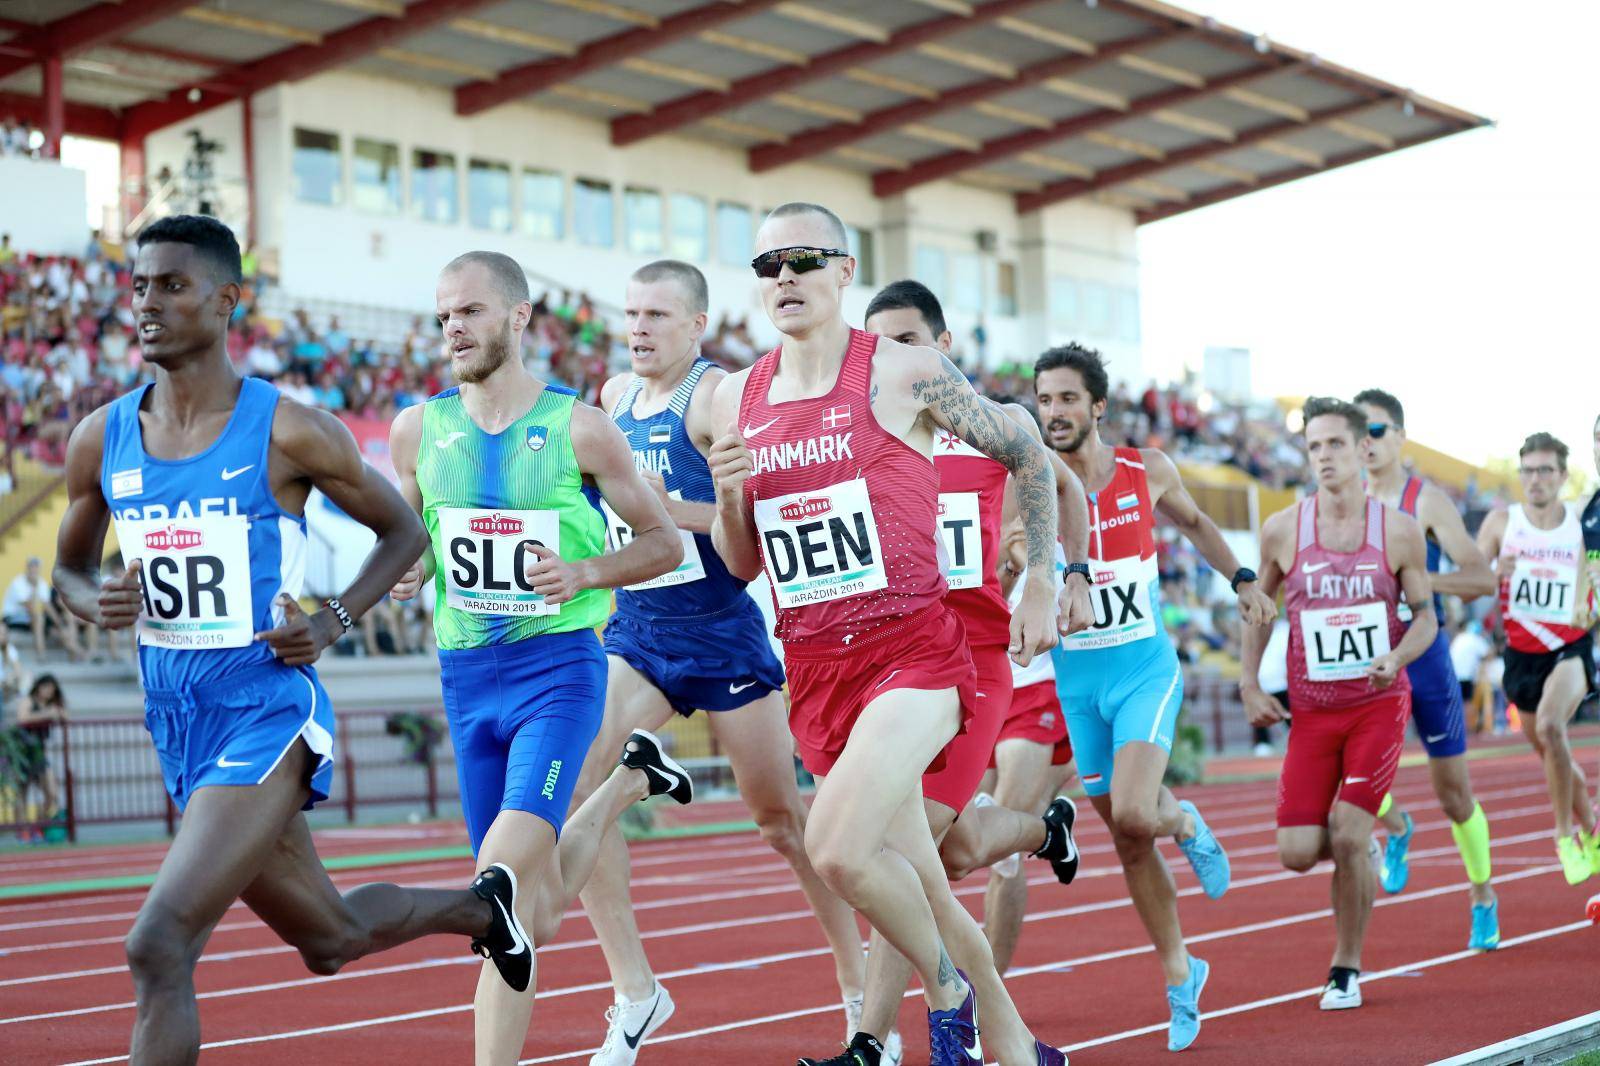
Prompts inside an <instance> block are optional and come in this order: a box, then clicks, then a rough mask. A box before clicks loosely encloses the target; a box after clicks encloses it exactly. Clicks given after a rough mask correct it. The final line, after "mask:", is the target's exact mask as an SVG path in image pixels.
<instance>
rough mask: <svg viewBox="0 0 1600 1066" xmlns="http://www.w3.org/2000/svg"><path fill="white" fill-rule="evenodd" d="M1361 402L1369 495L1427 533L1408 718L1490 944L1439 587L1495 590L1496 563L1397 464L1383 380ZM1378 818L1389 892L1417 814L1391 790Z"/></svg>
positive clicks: (1479, 845)
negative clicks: (1423, 638) (1430, 616)
mask: <svg viewBox="0 0 1600 1066" xmlns="http://www.w3.org/2000/svg"><path fill="white" fill-rule="evenodd" d="M1355 402H1356V405H1357V406H1358V407H1360V408H1361V409H1362V410H1363V411H1365V412H1366V415H1367V439H1366V443H1365V447H1366V452H1365V455H1364V457H1363V462H1364V463H1365V465H1366V468H1367V495H1369V496H1371V497H1372V498H1373V499H1375V500H1382V501H1383V502H1384V503H1385V504H1388V505H1389V506H1390V507H1398V508H1399V509H1400V510H1401V512H1402V513H1404V514H1408V515H1411V516H1412V517H1413V518H1415V519H1416V520H1417V524H1418V525H1420V526H1421V527H1422V534H1423V536H1424V537H1425V538H1426V540H1427V545H1428V573H1429V574H1431V575H1432V584H1433V612H1434V617H1435V619H1436V620H1437V621H1438V623H1439V635H1438V636H1436V637H1434V639H1433V644H1432V645H1430V646H1429V648H1428V650H1427V651H1426V652H1425V653H1424V654H1423V656H1422V658H1420V659H1418V660H1417V661H1416V662H1414V663H1412V664H1411V665H1410V666H1408V667H1406V675H1407V676H1408V677H1409V678H1410V679H1411V720H1412V722H1413V723H1415V725H1416V728H1417V735H1418V736H1420V737H1421V738H1422V747H1423V749H1424V750H1425V751H1426V752H1427V753H1428V773H1429V776H1430V777H1431V778H1432V780H1433V791H1434V794H1435V795H1436V796H1438V797H1439V806H1440V807H1442V808H1444V813H1445V816H1446V817H1447V818H1449V819H1450V834H1451V836H1453V837H1454V838H1455V842H1456V848H1457V850H1459V851H1460V852H1461V861H1462V863H1463V864H1465V866H1466V868H1467V880H1468V881H1470V882H1471V883H1472V929H1471V933H1470V934H1469V937H1468V940H1467V947H1469V948H1472V949H1474V950H1477V951H1493V950H1494V949H1495V948H1497V947H1499V946H1500V905H1499V900H1498V899H1497V898H1496V896H1495V891H1494V888H1493V886H1492V885H1491V884H1490V883H1489V878H1490V873H1491V868H1490V861H1489V819H1488V818H1487V817H1485V815H1484V813H1483V807H1482V806H1481V805H1480V804H1479V803H1478V801H1477V799H1476V798H1474V796H1473V794H1472V780H1471V778H1470V777H1469V776H1468V774H1467V760H1466V751H1467V720H1466V712H1465V710H1464V708H1463V706H1462V702H1461V685H1460V684H1459V683H1458V682H1457V681H1456V671H1455V666H1454V665H1453V664H1452V663H1451V661H1450V637H1449V635H1448V634H1447V633H1446V632H1445V629H1444V600H1443V599H1442V598H1441V596H1440V594H1441V593H1447V594H1449V595H1452V596H1459V597H1461V598H1462V599H1463V600H1472V599H1476V598H1477V597H1479V596H1491V595H1493V594H1494V591H1495V582H1494V573H1493V572H1492V571H1491V570H1490V569H1489V561H1488V560H1487V559H1485V558H1484V557H1483V553H1482V552H1480V551H1478V546H1477V544H1476V543H1474V542H1473V539H1472V535H1471V534H1470V533H1468V532H1467V527H1466V524H1465V523H1464V522H1462V520H1461V513H1460V512H1459V511H1457V510H1456V507H1455V504H1453V503H1451V502H1450V497H1448V496H1446V495H1445V494H1444V493H1443V492H1442V491H1440V490H1439V489H1438V488H1436V487H1435V486H1433V485H1430V484H1428V483H1427V482H1425V481H1423V480H1422V479H1421V478H1418V477H1411V476H1409V475H1408V474H1407V473H1406V471H1405V468H1404V467H1403V466H1402V465H1401V463H1400V450H1401V448H1402V447H1403V446H1404V445H1405V440H1406V427H1405V409H1404V408H1403V407H1401V406H1400V401H1399V400H1397V399H1396V398H1395V397H1393V396H1391V395H1390V394H1389V393H1387V392H1384V391H1383V390H1382V389H1367V390H1366V391H1364V392H1362V393H1360V394H1358V395H1357V396H1356V401H1355ZM1443 556H1448V557H1449V558H1450V560H1451V562H1453V563H1454V564H1455V569H1454V570H1452V571H1450V572H1448V573H1441V572H1440V570H1439V561H1440V559H1441V557H1443ZM1410 616H1411V609H1410V607H1408V606H1404V605H1402V608H1401V612H1400V617H1401V620H1402V621H1409V620H1410ZM1378 819H1379V820H1380V821H1381V822H1383V824H1384V827H1385V828H1386V829H1387V830H1388V831H1389V840H1388V846H1387V848H1386V850H1385V854H1384V859H1383V869H1382V871H1381V875H1380V876H1381V880H1382V882H1383V888H1384V891H1386V892H1399V891H1400V890H1401V889H1403V888H1404V887H1405V885H1406V879H1407V878H1408V876H1409V875H1410V869H1411V867H1410V863H1409V861H1408V859H1407V852H1408V850H1409V848H1410V845H1411V831H1412V825H1413V823H1412V819H1411V814H1410V812H1408V811H1405V810H1403V809H1400V808H1399V805H1398V804H1396V803H1394V802H1393V798H1392V797H1390V796H1385V797H1384V798H1383V804H1382V806H1380V807H1379V808H1378Z"/></svg>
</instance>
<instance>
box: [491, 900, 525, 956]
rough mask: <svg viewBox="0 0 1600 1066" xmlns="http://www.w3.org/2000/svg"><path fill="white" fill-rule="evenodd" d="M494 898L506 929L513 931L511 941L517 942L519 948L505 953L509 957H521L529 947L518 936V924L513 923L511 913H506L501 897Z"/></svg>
mask: <svg viewBox="0 0 1600 1066" xmlns="http://www.w3.org/2000/svg"><path fill="white" fill-rule="evenodd" d="M493 898H494V905H495V906H496V907H499V908H500V916H501V917H502V918H504V919H505V920H506V928H507V929H509V930H511V939H513V940H515V941H516V942H517V946H516V947H514V948H512V949H511V950H510V951H507V952H505V954H507V955H521V954H522V953H523V952H524V951H527V950H528V945H527V944H524V943H523V942H522V940H521V939H520V938H519V937H518V936H517V923H516V922H513V921H512V920H511V915H510V914H509V913H507V911H506V905H505V904H504V903H501V902H500V897H499V896H495V897H493Z"/></svg>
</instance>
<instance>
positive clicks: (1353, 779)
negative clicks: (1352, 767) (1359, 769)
mask: <svg viewBox="0 0 1600 1066" xmlns="http://www.w3.org/2000/svg"><path fill="white" fill-rule="evenodd" d="M1365 780H1367V779H1366V778H1365V777H1347V778H1345V779H1344V783H1345V784H1347V785H1359V784H1361V782H1363V781H1365Z"/></svg>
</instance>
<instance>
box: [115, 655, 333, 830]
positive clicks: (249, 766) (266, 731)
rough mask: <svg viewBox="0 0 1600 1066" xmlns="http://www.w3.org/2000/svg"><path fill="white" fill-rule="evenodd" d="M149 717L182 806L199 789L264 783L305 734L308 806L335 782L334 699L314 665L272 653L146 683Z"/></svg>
mask: <svg viewBox="0 0 1600 1066" xmlns="http://www.w3.org/2000/svg"><path fill="white" fill-rule="evenodd" d="M144 724H145V728H146V729H148V730H150V739H151V740H153V741H154V742H155V747H156V758H157V759H158V760H159V761H160V763H161V779H162V781H163V782H164V783H165V784H166V786H167V795H169V796H171V797H172V802H173V803H174V804H176V805H177V808H178V809H179V810H180V811H181V810H183V809H184V808H185V807H187V806H188V804H189V799H190V797H192V796H193V795H194V793H195V790H196V789H201V788H207V787H209V786H211V785H235V786H237V785H259V784H261V782H263V781H265V780H266V779H267V776H268V775H269V774H271V773H272V771H273V770H276V769H277V768H278V763H279V762H281V761H282V760H283V757H284V756H285V755H287V754H288V753H289V749H290V748H291V747H293V746H294V742H295V741H297V740H300V739H302V738H303V739H304V740H305V742H306V747H308V748H310V749H311V753H312V758H313V767H312V771H311V780H310V781H309V782H308V784H309V785H310V787H311V796H310V798H309V799H307V800H306V803H305V809H306V810H308V811H309V810H310V809H311V808H312V807H315V806H316V805H317V804H318V803H321V802H322V801H323V800H325V799H327V798H328V790H329V788H330V787H331V786H332V785H333V734H334V720H333V704H332V703H330V702H329V701H328V694H327V692H325V691H323V688H322V682H320V681H318V680H317V674H316V671H315V670H312V669H311V668H310V667H308V666H298V667H295V666H284V665H283V664H282V663H280V662H278V661H277V660H276V659H272V660H269V661H267V662H261V663H256V664H255V665H253V666H249V667H246V668H245V669H243V670H240V671H238V672H237V673H232V674H226V675H224V676H222V677H220V678H218V679H217V680H215V681H210V682H207V683H205V684H202V685H191V686H187V687H184V688H180V689H146V690H145V694H144Z"/></svg>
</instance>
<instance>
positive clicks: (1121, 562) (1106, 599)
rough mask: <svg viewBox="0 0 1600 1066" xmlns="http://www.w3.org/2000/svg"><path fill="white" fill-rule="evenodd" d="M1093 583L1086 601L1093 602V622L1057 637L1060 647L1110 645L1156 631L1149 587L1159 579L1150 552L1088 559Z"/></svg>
mask: <svg viewBox="0 0 1600 1066" xmlns="http://www.w3.org/2000/svg"><path fill="white" fill-rule="evenodd" d="M1089 569H1090V571H1091V573H1092V576H1093V578H1094V585H1093V587H1091V588H1090V589H1089V602H1090V604H1092V605H1093V606H1094V625H1092V626H1090V627H1089V628H1088V629H1085V630H1082V631H1081V632H1078V633H1074V634H1073V635H1072V636H1070V637H1064V638H1063V639H1062V641H1061V650H1063V651H1089V650H1091V649H1094V648H1114V647H1116V646H1117V645H1119V644H1131V643H1132V642H1133V641H1136V640H1145V639H1146V638H1149V637H1153V636H1155V635H1156V618H1155V613H1154V599H1153V598H1152V597H1151V595H1150V590H1151V589H1152V588H1154V587H1155V583H1156V581H1158V580H1159V576H1160V575H1159V574H1158V573H1157V571H1156V560H1155V557H1154V556H1151V557H1150V558H1148V559H1141V558H1139V557H1138V556H1137V555H1130V556H1127V557H1125V558H1122V559H1111V560H1108V561H1102V560H1099V559H1091V560H1089Z"/></svg>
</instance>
